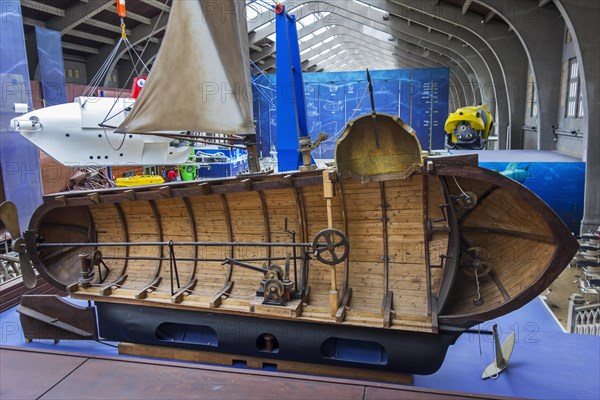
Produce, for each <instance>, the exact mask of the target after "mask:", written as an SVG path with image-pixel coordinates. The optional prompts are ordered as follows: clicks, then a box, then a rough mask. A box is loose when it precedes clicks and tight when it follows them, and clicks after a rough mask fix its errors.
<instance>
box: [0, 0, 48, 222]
mask: <svg viewBox="0 0 600 400" xmlns="http://www.w3.org/2000/svg"><path fill="white" fill-rule="evenodd" d="M15 103H25V104H28V105H29V107H30V108H31V106H32V104H31V88H30V85H29V70H28V67H27V53H26V51H25V37H24V33H23V18H22V15H21V4H20V2H18V1H14V0H0V169H1V170H2V178H3V181H4V192H5V193H4V194H5V196H6V199H7V200H10V201H12V202H13V203H15V204H16V205H17V208H18V211H19V221H20V224H21V229H22V230H25V229H26V228H27V227H28V225H29V220H30V218H31V215H32V214H33V212H34V211H35V209H36V208H37V207H38V206H39V205H40V204H41V202H42V184H41V180H40V165H39V164H40V162H39V156H38V149H37V147H35V146H34V145H33V144H31V143H30V142H29V141H27V140H26V139H25V138H24V137H23V136H21V135H20V134H19V133H17V132H12V130H11V128H10V120H11V119H12V118H14V117H16V116H17V115H18V114H16V113H15V112H14V104H15Z"/></svg>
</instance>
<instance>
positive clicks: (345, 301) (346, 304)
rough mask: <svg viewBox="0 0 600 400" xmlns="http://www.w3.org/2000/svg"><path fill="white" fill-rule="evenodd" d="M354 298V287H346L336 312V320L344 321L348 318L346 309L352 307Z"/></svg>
mask: <svg viewBox="0 0 600 400" xmlns="http://www.w3.org/2000/svg"><path fill="white" fill-rule="evenodd" d="M351 298H352V288H346V291H345V292H344V297H343V298H342V302H341V304H340V307H339V308H338V309H337V311H336V313H335V322H344V320H345V319H346V311H348V310H349V309H350V299H351Z"/></svg>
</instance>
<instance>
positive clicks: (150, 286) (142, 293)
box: [135, 276, 162, 300]
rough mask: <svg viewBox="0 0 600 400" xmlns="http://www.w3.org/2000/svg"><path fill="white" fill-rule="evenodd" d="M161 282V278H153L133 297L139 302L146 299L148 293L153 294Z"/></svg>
mask: <svg viewBox="0 0 600 400" xmlns="http://www.w3.org/2000/svg"><path fill="white" fill-rule="evenodd" d="M161 281H162V277H161V276H157V277H155V278H154V280H153V281H152V282H150V283H149V284H147V285H146V286H144V288H143V289H142V290H140V291H139V292H138V293H137V294H136V295H135V298H136V299H139V300H144V299H145V298H146V297H148V293H150V292H154V291H155V290H156V288H158V285H160V282H161Z"/></svg>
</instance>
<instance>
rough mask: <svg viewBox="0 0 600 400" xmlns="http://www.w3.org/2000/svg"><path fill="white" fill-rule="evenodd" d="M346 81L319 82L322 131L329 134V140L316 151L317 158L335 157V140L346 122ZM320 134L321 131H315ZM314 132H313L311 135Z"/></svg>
mask: <svg viewBox="0 0 600 400" xmlns="http://www.w3.org/2000/svg"><path fill="white" fill-rule="evenodd" d="M346 86H347V85H346V83H345V82H343V81H338V82H327V83H320V84H319V86H318V87H319V103H320V108H319V111H320V116H319V117H320V119H321V129H320V131H321V132H325V133H326V134H327V137H328V140H327V142H325V143H323V144H321V146H319V147H318V148H317V149H316V150H315V152H314V157H315V158H333V151H334V148H335V140H336V139H337V137H339V135H340V134H341V132H342V131H343V129H344V125H345V123H346V120H345V119H344V118H345V115H346V89H347V88H346ZM315 133H316V134H318V133H319V132H315ZM312 135H313V133H312V132H311V137H312Z"/></svg>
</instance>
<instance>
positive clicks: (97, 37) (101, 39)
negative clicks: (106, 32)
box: [66, 29, 115, 45]
mask: <svg viewBox="0 0 600 400" xmlns="http://www.w3.org/2000/svg"><path fill="white" fill-rule="evenodd" d="M66 35H68V36H76V37H79V38H82V39H87V40H92V41H94V42H100V43H105V44H111V45H114V44H115V41H114V40H112V39H110V38H107V37H106V36H100V35H95V34H93V33H88V32H84V31H79V30H77V29H71V30H70V31H69V32H67V33H66Z"/></svg>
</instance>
